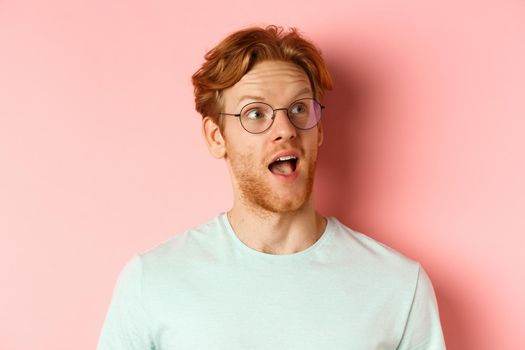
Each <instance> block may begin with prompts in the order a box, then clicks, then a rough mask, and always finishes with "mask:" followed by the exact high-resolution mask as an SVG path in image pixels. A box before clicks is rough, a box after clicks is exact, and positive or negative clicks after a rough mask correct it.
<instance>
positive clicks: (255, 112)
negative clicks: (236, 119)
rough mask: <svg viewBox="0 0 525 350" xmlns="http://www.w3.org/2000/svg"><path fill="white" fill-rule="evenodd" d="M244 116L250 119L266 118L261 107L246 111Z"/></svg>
mask: <svg viewBox="0 0 525 350" xmlns="http://www.w3.org/2000/svg"><path fill="white" fill-rule="evenodd" d="M243 117H244V118H246V119H250V120H259V119H263V118H264V112H263V111H262V110H260V109H259V108H252V109H249V110H247V111H246V112H244V113H243Z"/></svg>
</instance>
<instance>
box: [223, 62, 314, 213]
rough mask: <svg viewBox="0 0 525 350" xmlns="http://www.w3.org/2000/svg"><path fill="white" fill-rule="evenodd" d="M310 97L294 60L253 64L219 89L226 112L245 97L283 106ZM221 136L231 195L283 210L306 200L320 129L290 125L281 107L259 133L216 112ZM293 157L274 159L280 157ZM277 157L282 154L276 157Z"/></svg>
mask: <svg viewBox="0 0 525 350" xmlns="http://www.w3.org/2000/svg"><path fill="white" fill-rule="evenodd" d="M306 97H310V98H313V97H314V96H313V92H312V89H311V85H310V81H309V79H308V76H307V75H306V73H305V72H304V71H303V70H302V69H301V68H300V67H299V66H297V65H295V64H292V63H289V62H282V61H264V62H260V63H258V64H256V65H255V66H254V67H253V68H252V69H251V70H250V71H249V72H248V73H247V74H246V75H244V76H243V78H242V79H241V80H240V81H239V82H237V84H235V85H234V86H232V87H230V88H228V89H226V90H224V92H223V98H224V99H223V101H224V110H223V112H226V113H239V111H240V110H241V108H242V107H243V106H245V105H246V104H247V103H250V102H265V103H267V104H269V105H271V106H272V107H273V108H274V109H276V108H288V107H289V106H290V104H291V103H292V102H294V101H296V100H298V99H301V98H306ZM221 118H226V120H224V128H223V133H222V135H223V138H224V144H225V158H226V161H227V164H228V168H229V171H230V174H231V176H232V183H233V187H234V196H236V199H239V200H241V201H242V203H243V204H245V205H248V206H250V207H252V208H255V209H260V208H263V209H265V210H267V211H271V212H276V213H283V212H289V211H294V210H297V209H300V208H301V207H303V206H304V205H305V204H306V203H307V201H308V200H309V199H310V195H311V192H312V188H313V182H314V173H315V167H316V163H317V153H318V147H319V145H320V144H321V142H322V129H321V125H320V124H318V125H317V126H315V127H314V128H312V129H309V130H300V129H297V128H295V127H294V126H293V125H292V124H291V123H290V120H289V119H288V117H287V116H286V111H283V110H279V111H277V112H276V115H275V120H274V122H273V124H272V126H271V127H270V128H269V129H268V130H266V131H265V132H263V133H260V134H251V133H249V132H247V131H246V130H244V128H243V127H242V125H241V123H240V122H239V118H236V117H232V116H221ZM290 155H293V156H295V157H297V160H295V161H294V160H291V161H287V162H278V163H274V161H275V160H276V158H278V157H280V156H290ZM281 159H282V158H281ZM272 163H273V164H272Z"/></svg>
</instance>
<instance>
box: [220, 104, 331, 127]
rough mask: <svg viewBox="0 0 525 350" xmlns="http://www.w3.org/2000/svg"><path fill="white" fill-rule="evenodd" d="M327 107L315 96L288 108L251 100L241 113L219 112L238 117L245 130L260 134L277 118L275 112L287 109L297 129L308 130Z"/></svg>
mask: <svg viewBox="0 0 525 350" xmlns="http://www.w3.org/2000/svg"><path fill="white" fill-rule="evenodd" d="M324 108H326V107H325V106H323V105H322V104H320V103H319V102H317V101H316V100H315V99H313V98H302V99H300V100H297V101H294V102H292V104H291V105H290V107H288V108H275V109H274V108H273V107H272V106H270V105H269V104H267V103H264V102H251V103H248V104H247V105H245V106H244V107H242V109H241V111H240V113H238V114H231V113H219V114H220V115H230V116H233V117H238V118H239V121H240V122H241V125H242V127H243V128H244V130H246V131H248V132H249V133H252V134H260V133H262V132H265V131H266V130H268V129H269V128H270V127H271V126H272V124H273V121H274V120H275V112H277V111H281V110H282V111H286V115H287V116H288V119H289V120H290V122H291V123H292V124H293V126H295V127H296V128H297V129H301V130H308V129H311V128H313V127H314V126H316V125H317V123H319V120H321V110H323V109H324Z"/></svg>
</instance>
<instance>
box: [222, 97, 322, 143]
mask: <svg viewBox="0 0 525 350" xmlns="http://www.w3.org/2000/svg"><path fill="white" fill-rule="evenodd" d="M303 100H312V101H313V102H314V103H317V104H318V105H319V107H320V111H319V114H320V115H319V120H317V122H316V123H315V124H314V125H312V126H311V127H309V128H299V127H297V126H296V125H295V124H294V123H293V121H292V119H290V114H289V112H290V108H292V107H293V105H294V104H296V103H297V102H299V101H303ZM255 103H260V104H263V105H267V106H268V107H270V108H271V109H272V118H271V119H272V122H271V123H270V125H268V127H267V128H266V129H264V130H262V131H259V132H253V131H250V130H248V129H246V127H245V126H244V124H243V123H242V119H241V114H242V111H243V110H244V109H245V108H246V106H249V105H251V104H255ZM325 108H326V106H324V105H322V104H321V103H320V102H319V101H317V100H316V99H315V98H312V97H305V98H300V99H298V100H295V101H293V102H292V103H290V106H289V107H288V108H284V107H283V108H273V107H272V106H271V105H269V104H268V103H266V102H258V101H254V102H250V103H247V104H245V105H244V106H242V108H241V111H240V112H239V113H235V114H234V113H219V115H228V116H232V117H237V118H239V123H241V126H242V128H243V129H244V130H246V131H247V132H249V133H250V134H262V133H263V132H265V131H266V130H268V129H270V128H271V127H272V125H273V122H274V121H275V112H277V111H285V112H286V117H287V118H288V120H289V121H290V123H291V124H292V125H293V126H294V127H295V128H296V129H299V130H310V129H312V128H314V127H315V126H316V125H317V124H319V121H320V120H321V117H322V111H323V109H325Z"/></svg>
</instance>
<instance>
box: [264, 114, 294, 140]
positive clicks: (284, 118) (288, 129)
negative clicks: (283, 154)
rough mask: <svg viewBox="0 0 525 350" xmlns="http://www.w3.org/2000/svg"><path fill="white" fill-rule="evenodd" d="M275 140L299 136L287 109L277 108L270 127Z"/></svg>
mask: <svg viewBox="0 0 525 350" xmlns="http://www.w3.org/2000/svg"><path fill="white" fill-rule="evenodd" d="M270 130H271V132H272V138H273V140H274V141H280V140H282V141H285V140H288V139H293V138H295V137H297V129H296V128H295V126H294V125H293V124H292V123H291V122H290V119H289V118H288V114H287V110H285V109H276V110H275V112H274V116H273V125H272V127H271V128H270Z"/></svg>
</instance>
